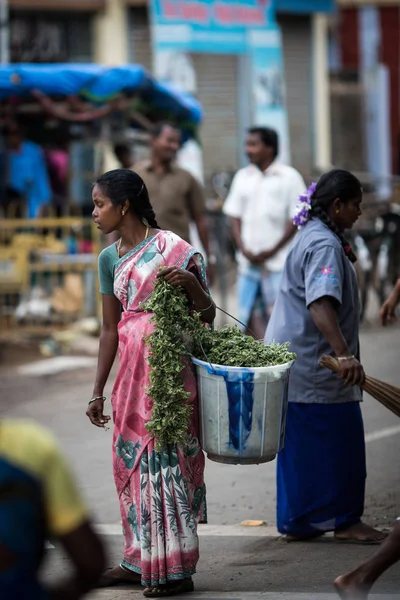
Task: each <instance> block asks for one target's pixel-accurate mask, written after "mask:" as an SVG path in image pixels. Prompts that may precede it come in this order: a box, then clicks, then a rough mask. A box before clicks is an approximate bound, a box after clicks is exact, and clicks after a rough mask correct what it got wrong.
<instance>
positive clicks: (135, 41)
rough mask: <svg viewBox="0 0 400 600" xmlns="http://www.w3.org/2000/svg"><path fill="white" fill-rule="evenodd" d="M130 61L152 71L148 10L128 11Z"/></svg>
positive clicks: (143, 8)
mask: <svg viewBox="0 0 400 600" xmlns="http://www.w3.org/2000/svg"><path fill="white" fill-rule="evenodd" d="M129 37H130V40H129V42H130V52H129V54H130V59H131V61H132V62H133V63H137V64H138V65H143V66H144V67H145V68H146V69H147V70H148V71H150V72H151V71H152V52H151V38H150V26H149V17H148V10H147V7H146V6H137V7H134V8H131V9H130V10H129Z"/></svg>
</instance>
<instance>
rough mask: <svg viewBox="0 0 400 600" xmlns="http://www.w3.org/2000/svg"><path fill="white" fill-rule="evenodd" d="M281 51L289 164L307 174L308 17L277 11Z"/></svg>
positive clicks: (309, 146) (310, 160)
mask: <svg viewBox="0 0 400 600" xmlns="http://www.w3.org/2000/svg"><path fill="white" fill-rule="evenodd" d="M278 22H279V25H280V27H281V31H282V39H283V55H284V61H285V78H286V94H287V109H288V117H289V135H290V150H291V162H292V166H294V167H295V168H296V169H298V170H299V171H300V172H301V173H302V174H303V175H309V174H310V173H311V170H312V164H313V148H312V79H311V77H312V73H311V67H310V65H311V17H309V16H300V15H296V16H291V15H284V16H283V15H278Z"/></svg>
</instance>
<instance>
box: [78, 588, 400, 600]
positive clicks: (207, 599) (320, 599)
mask: <svg viewBox="0 0 400 600" xmlns="http://www.w3.org/2000/svg"><path fill="white" fill-rule="evenodd" d="M90 597H91V598H92V597H93V599H94V598H99V599H100V598H104V600H111V599H112V600H125V599H126V598H127V597H128V592H127V591H126V590H118V589H113V591H112V595H111V593H110V590H96V592H94V593H93V595H91V596H90ZM129 598H130V599H131V600H135V599H136V598H138V599H139V598H141V599H143V592H142V591H141V590H136V589H132V590H129ZM171 598H172V599H173V598H190V600H242V599H243V600H338V598H339V596H338V595H337V594H335V593H331V594H321V593H302V592H212V591H211V592H192V593H191V594H190V595H183V596H171ZM368 598H369V600H400V594H371V595H370V596H368Z"/></svg>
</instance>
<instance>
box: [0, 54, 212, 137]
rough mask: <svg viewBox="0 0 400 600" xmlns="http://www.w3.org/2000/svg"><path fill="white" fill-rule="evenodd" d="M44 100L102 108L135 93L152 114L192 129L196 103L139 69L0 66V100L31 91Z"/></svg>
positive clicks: (196, 118) (197, 120)
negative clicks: (72, 99) (73, 100)
mask: <svg viewBox="0 0 400 600" xmlns="http://www.w3.org/2000/svg"><path fill="white" fill-rule="evenodd" d="M35 89H36V90H39V91H41V92H43V93H44V94H46V95H48V96H53V97H54V96H56V97H59V96H69V95H80V96H82V97H84V98H86V99H88V100H91V101H92V102H96V103H98V104H103V103H105V102H107V101H109V100H112V99H113V98H114V97H115V96H117V95H119V94H121V93H135V94H136V95H137V96H138V97H139V98H140V99H141V100H142V101H143V102H144V103H147V104H149V105H151V106H152V107H153V108H154V110H155V111H157V110H159V111H160V112H162V113H169V114H170V115H171V117H174V119H177V120H182V121H184V122H186V123H187V124H190V125H192V126H193V125H194V126H196V125H197V124H199V123H200V122H201V120H202V108H201V105H200V103H199V102H198V101H197V100H196V99H195V98H193V96H191V95H190V94H187V93H185V92H181V91H180V90H178V89H177V88H176V87H174V86H173V85H170V84H165V83H159V82H157V81H156V80H155V79H154V78H153V77H152V76H151V75H150V74H149V73H148V72H147V71H146V69H144V68H143V67H142V66H140V65H123V66H119V67H105V66H102V65H97V64H70V63H67V64H45V65H43V64H12V65H7V66H0V100H7V99H8V98H10V97H13V96H14V97H15V96H18V97H24V96H25V97H28V96H29V94H30V92H31V91H32V90H35Z"/></svg>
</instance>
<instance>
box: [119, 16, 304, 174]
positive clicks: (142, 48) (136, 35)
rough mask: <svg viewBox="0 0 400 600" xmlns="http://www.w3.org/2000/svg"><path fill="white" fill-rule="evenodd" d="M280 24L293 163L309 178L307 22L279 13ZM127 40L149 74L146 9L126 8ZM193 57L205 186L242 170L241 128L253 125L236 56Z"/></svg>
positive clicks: (193, 55) (132, 57) (134, 59)
mask: <svg viewBox="0 0 400 600" xmlns="http://www.w3.org/2000/svg"><path fill="white" fill-rule="evenodd" d="M279 25H280V26H281V28H282V37H283V51H284V60H285V76H286V90H287V104H288V115H289V131H290V141H291V156H292V164H293V166H294V167H296V168H297V169H299V170H300V171H301V172H302V173H303V174H305V175H308V174H309V173H310V172H311V169H312V121H311V116H312V93H311V89H312V88H311V69H310V62H311V18H310V17H309V16H300V15H296V16H291V15H280V16H279ZM130 36H131V59H132V61H134V62H137V63H139V64H142V65H143V66H145V67H146V68H147V69H149V70H150V71H151V68H152V59H151V42H150V28H149V20H148V12H147V8H146V7H134V8H131V9H130ZM191 58H192V60H193V62H194V66H195V69H196V75H197V88H198V93H197V96H198V99H199V100H200V102H201V104H202V105H203V108H204V115H205V118H204V123H203V125H202V129H201V135H202V144H203V161H204V172H205V177H206V182H207V184H208V183H209V181H210V177H211V175H212V173H214V172H215V171H218V170H236V169H237V168H238V167H240V166H242V165H241V164H240V156H241V147H240V146H241V145H242V139H243V129H245V127H246V126H248V125H251V124H252V123H245V122H244V121H243V120H241V119H240V116H239V113H240V107H239V94H240V89H239V87H240V86H239V67H238V63H239V59H238V57H237V56H233V55H210V54H207V55H206V54H192V55H191ZM249 101H250V99H249ZM242 102H243V101H242ZM242 109H243V107H242ZM242 112H243V110H242Z"/></svg>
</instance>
